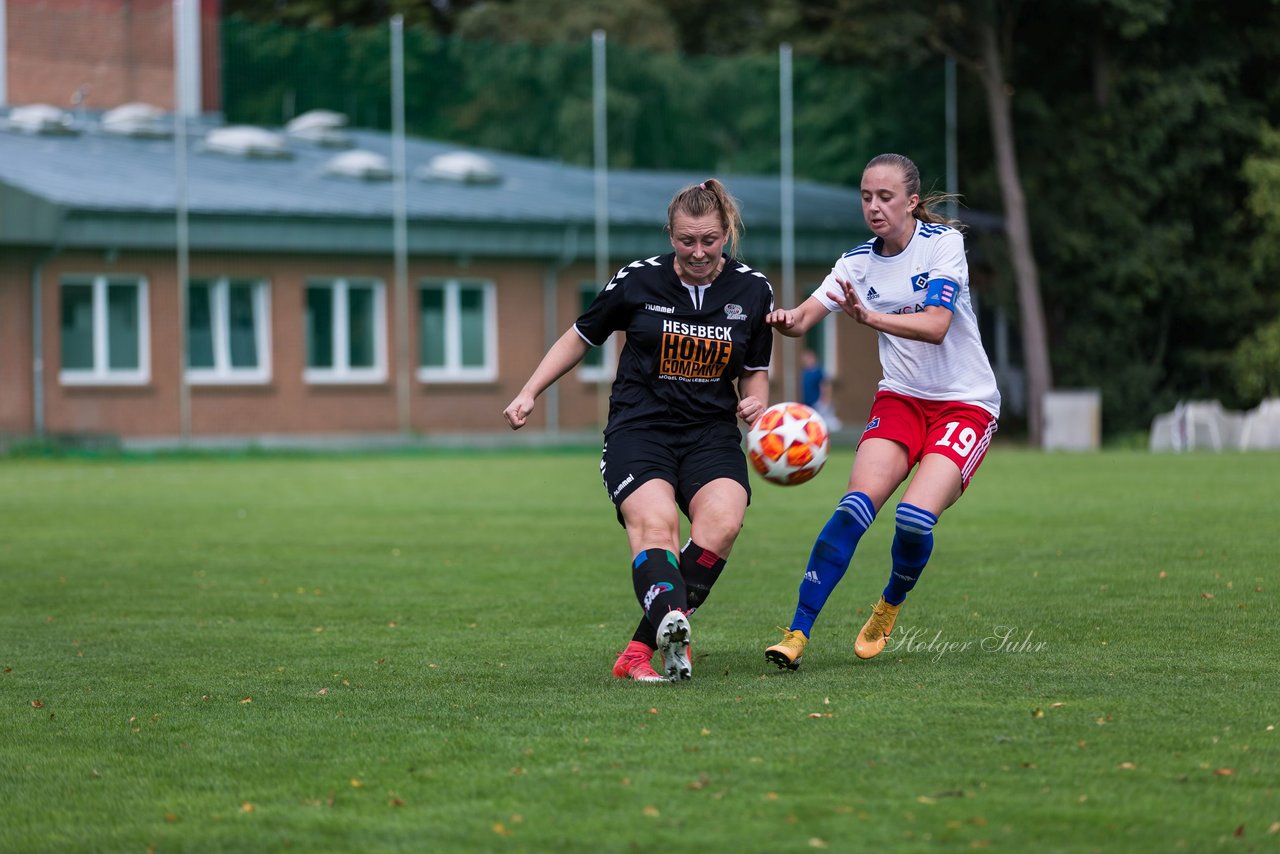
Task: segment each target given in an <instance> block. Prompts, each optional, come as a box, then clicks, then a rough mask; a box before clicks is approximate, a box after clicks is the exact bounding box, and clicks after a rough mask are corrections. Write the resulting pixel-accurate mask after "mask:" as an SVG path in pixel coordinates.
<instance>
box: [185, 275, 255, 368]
mask: <svg viewBox="0 0 1280 854" xmlns="http://www.w3.org/2000/svg"><path fill="white" fill-rule="evenodd" d="M270 326H271V324H270V307H269V303H268V300H267V285H266V282H263V281H260V280H257V279H228V278H225V277H224V278H220V279H192V280H191V282H190V283H189V284H188V285H187V379H188V380H190V381H191V382H193V383H236V382H241V383H264V382H266V381H267V380H269V379H271V344H270V336H269V332H268V330H269V329H270Z"/></svg>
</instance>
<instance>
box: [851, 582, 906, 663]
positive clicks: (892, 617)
mask: <svg viewBox="0 0 1280 854" xmlns="http://www.w3.org/2000/svg"><path fill="white" fill-rule="evenodd" d="M901 607H902V605H901V604H898V605H890V604H889V603H888V602H886V601H884V597H883V596H881V597H880V601H879V602H877V603H876V604H875V605H873V606H871V616H870V617H868V618H867V622H866V625H864V626H863V627H862V631H860V632H858V637H857V638H856V639H855V640H854V642H853V651H854V653H855V654H856V655H857V656H858V658H875V657H876V656H877V655H879V654H880V653H881V652H882V651H883V650H884V645H885V643H886V642H887V641H888V640H889V634H890V633H891V632H892V631H893V624H894V623H896V622H897V621H898V609H900V608H901Z"/></svg>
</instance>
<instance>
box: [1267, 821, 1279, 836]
mask: <svg viewBox="0 0 1280 854" xmlns="http://www.w3.org/2000/svg"><path fill="white" fill-rule="evenodd" d="M1277 833H1280V821H1273V822H1271V826H1270V827H1268V828H1267V835H1268V836H1275V835H1276V834H1277Z"/></svg>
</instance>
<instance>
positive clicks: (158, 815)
mask: <svg viewBox="0 0 1280 854" xmlns="http://www.w3.org/2000/svg"><path fill="white" fill-rule="evenodd" d="M850 461H851V455H850V454H848V453H844V454H836V455H835V456H834V457H833V459H832V462H830V463H829V464H828V466H827V469H826V470H825V471H824V472H823V473H822V474H821V475H820V476H819V477H818V479H817V480H815V481H814V482H812V483H810V484H806V485H804V486H801V487H796V488H793V489H781V488H777V487H773V486H770V485H765V484H761V483H759V482H757V487H756V495H755V500H754V502H753V505H752V507H751V509H750V511H749V512H748V518H747V527H746V530H745V531H744V532H743V535H742V537H741V538H740V540H739V541H738V546H737V548H736V550H735V552H734V555H733V557H732V559H731V561H730V564H729V568H728V570H727V571H726V574H725V576H724V577H723V578H722V580H721V582H720V584H719V585H718V586H717V588H716V591H715V593H714V595H713V596H712V598H711V600H710V602H709V603H708V604H707V605H706V606H705V607H704V608H703V609H702V610H700V611H699V612H698V614H697V615H696V616H695V617H694V618H693V627H694V653H695V671H694V678H693V680H691V681H689V682H686V683H681V684H658V685H651V684H650V685H645V684H636V683H624V682H620V681H617V680H614V679H612V678H611V677H610V675H609V668H610V666H611V664H612V662H613V659H614V657H615V655H616V653H617V651H618V650H619V649H620V648H621V647H622V645H623V644H624V643H625V641H626V640H627V639H628V638H629V636H630V632H631V630H632V628H633V627H634V624H635V621H636V619H637V617H638V606H637V605H636V603H635V600H634V597H633V594H632V592H631V585H630V581H629V579H628V577H627V574H628V570H627V567H628V560H629V557H630V556H629V555H628V554H626V545H625V538H624V536H623V533H622V530H621V529H620V528H619V527H617V525H616V523H615V522H614V520H613V512H612V509H611V507H610V505H609V503H608V501H607V500H606V498H605V497H604V495H603V492H602V490H601V488H600V485H599V478H598V474H597V471H596V456H595V454H594V453H593V452H590V451H583V452H558V453H543V454H536V453H533V452H525V453H517V452H491V453H480V452H474V453H453V454H444V453H420V454H405V455H389V454H388V455H370V456H332V457H321V456H301V455H300V456H274V457H253V456H239V457H236V456H226V457H209V458H200V457H167V458H165V457H162V458H146V457H133V458H130V457H119V458H99V459H20V458H10V459H0V580H2V581H3V587H2V588H0V591H2V593H0V595H2V599H0V670H3V673H2V674H0V699H2V702H0V734H2V736H3V737H2V738H0V850H2V851H19V852H32V851H67V850H84V851H140V852H141V851H147V850H152V849H154V850H156V851H183V850H186V851H216V850H227V851H277V850H285V849H290V848H292V849H295V850H304V851H378V850H414V851H420V850H433V851H478V850H483V851H542V850H556V851H563V852H568V851H584V852H595V851H633V850H634V851H664V852H670V851H689V852H697V851H735V852H754V851H762V852H788V851H811V850H820V849H829V850H833V851H868V850H913V849H925V848H942V849H957V850H958V849H977V848H992V849H996V850H1005V851H1051V850H1062V851H1074V850H1079V851H1091V850H1099V851H1169V850H1175V849H1180V848H1185V849H1187V850H1191V851H1197V850H1204V849H1208V848H1216V847H1225V848H1229V849H1236V848H1240V849H1242V850H1266V849H1271V850H1275V849H1276V848H1278V847H1280V731H1277V727H1280V631H1278V626H1280V604H1278V603H1277V595H1276V594H1277V591H1280V561H1278V560H1277V553H1278V552H1280V524H1277V521H1276V518H1277V516H1276V513H1277V510H1276V508H1277V505H1278V504H1280V455H1257V454H1250V455H1243V454H1231V455H1220V456H1216V455H1184V456H1153V455H1148V454H1146V453H1142V452H1106V453H1101V454H1096V455H1069V454H1059V455H1045V454H1038V453H1031V452H1026V451H1019V450H1012V449H1002V448H997V449H996V450H995V451H994V452H993V453H992V454H991V455H990V456H989V458H988V460H987V462H986V463H985V464H984V466H983V469H982V471H981V472H980V473H979V475H978V477H977V478H976V479H975V481H974V485H973V487H972V488H971V489H970V492H969V494H968V495H967V496H966V497H965V498H964V499H963V500H962V501H961V502H960V503H959V504H958V505H957V506H956V507H955V508H953V509H952V510H951V511H950V512H949V513H948V514H947V515H946V516H945V517H944V519H943V521H942V523H941V525H940V526H939V528H938V530H937V533H936V539H937V545H936V548H935V551H934V557H933V560H932V562H931V563H930V565H929V567H928V568H927V569H926V571H925V574H924V576H923V578H922V580H921V582H920V586H919V587H917V588H916V591H915V593H913V594H912V597H911V599H910V600H909V601H908V603H907V605H906V606H905V607H904V609H903V612H902V616H901V618H900V620H899V623H898V628H897V630H896V631H895V636H894V640H895V641H896V642H897V646H896V647H891V648H890V650H889V651H887V652H886V653H885V654H884V655H882V656H881V657H880V658H878V659H875V660H873V661H870V662H862V661H858V660H856V659H855V658H854V656H853V653H852V638H853V633H854V632H855V631H856V629H857V628H858V627H859V626H860V625H861V624H862V621H863V619H864V618H865V613H866V609H867V607H868V605H869V604H870V603H871V602H872V601H874V599H875V598H876V596H877V595H878V593H879V590H880V588H881V587H882V586H883V584H884V581H885V576H886V573H887V560H888V558H887V555H888V545H889V537H890V535H891V532H892V517H891V516H887V517H885V516H884V514H882V517H884V518H881V519H880V520H879V521H878V522H877V523H876V525H875V526H874V527H873V528H872V530H871V531H870V532H869V533H868V534H867V536H866V537H865V538H864V539H863V541H862V544H861V546H860V548H859V551H858V554H857V556H856V557H855V558H854V564H853V567H852V569H851V570H850V572H849V574H848V575H847V576H846V578H845V580H844V582H843V584H842V585H841V587H840V589H839V590H837V591H836V593H835V594H834V596H833V597H832V600H831V602H830V603H829V605H828V607H827V610H826V612H825V613H824V615H823V617H822V619H821V620H820V621H819V622H818V625H817V627H816V630H815V636H814V639H813V642H812V643H811V644H810V647H809V652H808V654H807V655H806V659H805V664H804V667H803V668H802V669H801V670H799V671H797V672H795V673H790V672H780V671H778V670H777V669H775V668H773V667H772V666H768V665H767V664H766V662H765V661H764V658H763V655H762V651H763V648H764V647H765V646H766V645H768V644H769V643H772V642H774V640H775V639H776V638H777V637H778V636H779V635H778V632H777V631H776V629H775V628H774V627H775V626H778V625H785V624H786V622H787V621H788V620H789V618H790V616H791V611H792V609H793V607H794V599H795V591H796V587H797V584H798V582H799V577H800V574H801V572H802V570H803V565H804V561H805V559H806V557H807V555H808V550H809V546H810V544H811V543H812V540H813V537H814V535H815V534H816V532H817V530H818V528H819V527H820V526H821V525H822V524H823V522H824V521H825V520H826V518H827V517H828V515H829V514H830V511H831V508H832V507H833V506H834V503H835V501H836V500H837V499H838V497H839V495H840V494H841V492H842V487H843V484H844V478H845V476H846V474H847V469H848V465H849V463H850Z"/></svg>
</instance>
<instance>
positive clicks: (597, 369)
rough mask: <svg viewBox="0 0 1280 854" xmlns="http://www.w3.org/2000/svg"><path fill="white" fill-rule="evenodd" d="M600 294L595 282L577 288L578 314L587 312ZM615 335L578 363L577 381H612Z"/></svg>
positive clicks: (615, 345) (594, 348) (614, 359)
mask: <svg viewBox="0 0 1280 854" xmlns="http://www.w3.org/2000/svg"><path fill="white" fill-rule="evenodd" d="M598 293H600V286H599V285H598V284H597V283H595V282H584V283H583V284H582V285H581V286H580V287H579V288H578V314H579V315H581V314H582V312H584V311H586V310H587V306H589V305H591V303H592V302H593V301H594V300H595V298H596V294H598ZM617 352H618V345H617V333H614V334H613V335H610V336H609V338H608V340H606V341H605V342H604V344H603V345H601V346H599V347H592V348H591V349H590V350H588V351H587V355H586V356H584V357H583V358H582V361H581V362H579V363H578V379H580V380H582V381H583V382H609V381H611V380H612V379H613V366H614V365H615V364H616V363H617V358H616V354H617Z"/></svg>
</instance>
